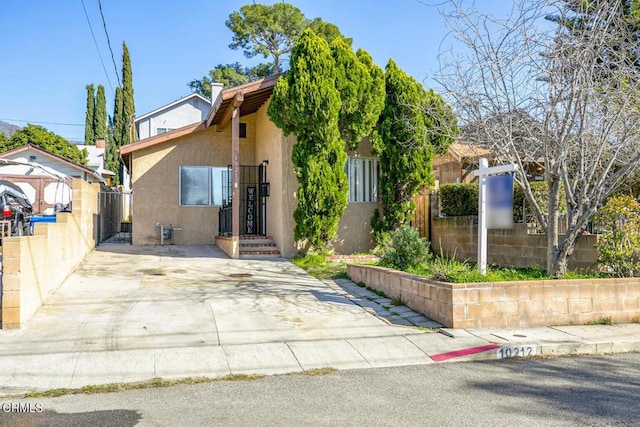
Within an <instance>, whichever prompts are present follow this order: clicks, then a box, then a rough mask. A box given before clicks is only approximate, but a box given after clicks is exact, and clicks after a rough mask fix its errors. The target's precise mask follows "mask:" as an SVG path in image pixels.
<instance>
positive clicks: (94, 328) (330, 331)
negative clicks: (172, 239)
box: [0, 245, 420, 356]
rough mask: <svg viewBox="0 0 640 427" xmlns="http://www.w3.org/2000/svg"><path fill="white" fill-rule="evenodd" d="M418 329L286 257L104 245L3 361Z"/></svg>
mask: <svg viewBox="0 0 640 427" xmlns="http://www.w3.org/2000/svg"><path fill="white" fill-rule="evenodd" d="M411 333H420V331H418V330H416V329H412V328H406V327H401V326H392V325H389V324H387V323H385V322H383V321H382V320H381V319H379V318H378V317H376V316H373V315H372V314H370V313H368V312H367V311H366V310H365V309H363V308H362V307H360V306H358V305H356V304H354V303H353V302H351V301H350V300H349V299H347V298H345V297H344V296H342V295H340V294H339V293H337V292H336V291H335V290H334V289H332V288H330V287H329V286H327V285H326V284H324V283H322V282H320V281H319V280H316V279H315V278H313V277H311V276H309V275H308V274H307V273H306V272H305V271H303V270H301V269H300V268H298V267H296V266H295V265H293V264H292V263H290V262H289V261H287V260H284V259H270V260H231V259H229V258H227V256H226V255H225V254H224V253H222V251H220V250H219V249H217V248H216V247H212V246H162V247H161V246H131V245H104V246H101V247H99V248H97V249H96V250H95V251H93V252H92V253H91V254H90V255H89V256H88V257H87V259H86V260H85V262H83V263H82V264H81V265H80V266H79V267H78V268H77V269H76V271H75V272H74V273H73V274H72V275H71V276H70V277H69V278H68V279H67V280H66V281H65V283H64V284H63V285H62V286H61V287H60V288H59V289H58V291H56V292H55V293H54V294H53V295H52V296H51V297H50V298H49V299H48V300H47V302H46V304H45V305H44V306H43V307H42V308H41V309H40V310H39V311H38V312H37V313H36V315H35V316H34V318H33V319H31V320H30V321H29V322H27V324H26V325H25V326H24V327H23V328H22V329H21V330H17V331H6V332H5V331H3V332H2V333H0V356H2V355H29V354H43V353H60V352H91V351H112V350H130V349H159V348H172V347H194V346H212V345H213V346H224V345H237V344H256V343H276V342H277V343H281V342H289V341H302V342H304V341H311V340H338V339H348V338H363V337H365V338H366V337H383V336H395V335H407V334H411Z"/></svg>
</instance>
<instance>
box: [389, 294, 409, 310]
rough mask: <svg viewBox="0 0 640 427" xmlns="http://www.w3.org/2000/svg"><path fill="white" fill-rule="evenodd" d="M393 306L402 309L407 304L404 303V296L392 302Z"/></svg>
mask: <svg viewBox="0 0 640 427" xmlns="http://www.w3.org/2000/svg"><path fill="white" fill-rule="evenodd" d="M391 305H393V306H394V307H400V306H403V305H406V304H405V303H404V301H402V295H399V296H397V297H395V298H394V299H392V300H391Z"/></svg>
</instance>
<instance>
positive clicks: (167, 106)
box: [133, 93, 211, 122]
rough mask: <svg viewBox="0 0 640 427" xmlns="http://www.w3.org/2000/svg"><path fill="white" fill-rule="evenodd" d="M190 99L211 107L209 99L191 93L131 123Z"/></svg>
mask: <svg viewBox="0 0 640 427" xmlns="http://www.w3.org/2000/svg"><path fill="white" fill-rule="evenodd" d="M190 99H199V100H201V101H203V102H204V103H205V104H206V105H211V101H210V100H209V99H207V98H205V97H204V96H202V95H200V94H198V93H192V94H191V95H188V96H185V97H184V98H180V99H177V100H175V101H173V102H172V103H170V104H167V105H163V106H162V107H160V108H156V109H155V110H153V111H150V112H148V113H146V114H143V115H142V116H140V117H136V118H135V119H134V120H133V121H134V122H139V121H140V120H144V119H146V118H147V117H149V116H153V115H154V114H157V113H159V112H161V111H163V110H168V109H170V108H171V107H174V106H176V105H178V104H181V103H183V102H186V101H189V100H190Z"/></svg>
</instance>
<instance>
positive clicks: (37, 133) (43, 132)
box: [0, 124, 87, 165]
mask: <svg viewBox="0 0 640 427" xmlns="http://www.w3.org/2000/svg"><path fill="white" fill-rule="evenodd" d="M1 135H4V134H1ZM27 144H32V145H35V146H37V147H40V148H42V149H44V150H47V151H49V152H51V153H54V154H57V155H59V156H62V157H64V158H66V159H69V160H71V161H72V162H74V163H77V164H79V165H86V164H87V150H86V149H84V148H83V149H82V150H80V149H78V147H77V146H76V145H75V144H72V143H70V142H69V141H67V140H66V139H64V138H63V137H61V136H60V135H57V134H55V133H53V132H51V131H49V130H47V129H45V128H44V127H42V126H37V125H33V124H28V125H27V126H26V127H24V128H22V129H20V130H19V131H17V132H16V133H14V134H13V135H12V136H11V137H10V138H4V140H3V139H2V138H0V152H2V153H4V152H5V151H9V150H13V149H14V148H18V147H22V146H24V145H27Z"/></svg>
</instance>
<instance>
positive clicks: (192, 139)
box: [132, 101, 378, 258]
mask: <svg viewBox="0 0 640 427" xmlns="http://www.w3.org/2000/svg"><path fill="white" fill-rule="evenodd" d="M268 106H269V102H268V101H267V102H266V103H265V104H264V105H263V106H262V107H261V108H260V109H259V110H258V111H257V112H256V113H255V114H252V115H250V116H246V117H242V118H241V120H240V121H241V122H246V123H247V138H246V139H240V163H241V164H244V165H257V164H259V163H261V162H262V161H263V160H268V161H269V165H268V167H267V179H268V181H269V182H270V196H269V197H268V198H267V233H268V234H269V235H270V236H272V237H273V239H274V240H275V242H276V244H277V246H278V249H279V250H280V252H281V254H282V256H284V257H288V258H290V257H294V256H296V255H297V253H298V248H297V247H296V244H295V242H294V238H293V230H294V227H295V223H294V220H293V211H294V210H295V208H296V205H297V201H296V197H295V194H296V191H297V189H298V181H297V179H296V176H295V173H294V170H293V164H292V163H291V153H292V149H293V145H294V144H295V137H294V136H293V135H291V136H288V137H285V136H284V135H283V133H282V131H281V130H280V129H278V128H277V127H276V126H275V125H274V124H273V122H271V120H270V119H269V116H268V114H267V108H268ZM351 155H361V156H364V157H370V156H371V144H370V143H369V142H368V141H363V143H361V144H360V147H359V148H358V150H357V151H355V152H353V153H351ZM132 159H133V191H134V194H135V203H134V204H133V243H134V244H136V245H142V244H156V243H157V239H158V237H157V236H158V231H157V228H156V227H155V224H156V222H161V223H163V224H164V225H165V226H168V225H169V224H172V225H173V226H174V227H180V228H182V231H179V232H176V233H174V240H173V243H176V244H190V245H192V244H214V243H215V236H216V235H217V234H218V207H210V206H203V207H193V206H189V207H181V206H179V200H178V197H179V167H180V166H181V165H188V166H227V165H228V164H229V163H230V162H231V126H230V125H229V126H227V127H226V128H225V129H223V131H222V132H216V130H215V129H213V128H211V129H206V130H202V131H199V132H196V133H193V134H190V135H185V136H183V137H180V138H176V139H175V140H173V141H168V142H166V143H163V144H159V145H157V146H154V147H150V148H146V149H142V150H139V151H137V152H134V153H133V157H132ZM377 206H378V204H377V203H353V204H350V205H349V206H348V207H347V209H346V211H345V214H344V216H343V218H342V219H341V221H340V224H339V232H338V237H337V238H336V240H335V242H334V249H335V250H336V252H338V253H344V254H350V253H354V252H364V251H367V250H368V249H370V248H371V247H372V244H373V243H372V239H371V227H370V221H371V216H372V215H373V211H374V209H375V208H376V207H377Z"/></svg>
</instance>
